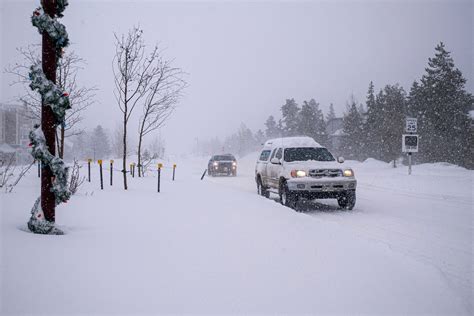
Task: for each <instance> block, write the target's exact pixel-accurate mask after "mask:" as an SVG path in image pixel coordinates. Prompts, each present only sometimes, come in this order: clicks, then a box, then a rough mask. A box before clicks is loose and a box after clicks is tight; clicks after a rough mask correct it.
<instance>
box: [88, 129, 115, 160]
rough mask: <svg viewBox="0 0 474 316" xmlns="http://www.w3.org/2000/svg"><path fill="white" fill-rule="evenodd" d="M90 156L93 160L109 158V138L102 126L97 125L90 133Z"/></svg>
mask: <svg viewBox="0 0 474 316" xmlns="http://www.w3.org/2000/svg"><path fill="white" fill-rule="evenodd" d="M89 147H90V148H91V151H92V152H91V154H92V157H91V158H93V159H94V160H97V159H106V158H108V157H109V156H110V153H111V150H110V143H109V138H108V136H107V134H106V132H105V130H104V129H103V128H102V126H100V125H97V127H96V128H94V130H93V131H92V135H91V136H90V146H89Z"/></svg>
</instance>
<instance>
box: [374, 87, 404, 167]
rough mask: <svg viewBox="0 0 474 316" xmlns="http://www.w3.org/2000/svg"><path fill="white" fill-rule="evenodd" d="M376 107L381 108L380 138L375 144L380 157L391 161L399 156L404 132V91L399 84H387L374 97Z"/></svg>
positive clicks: (378, 132)
mask: <svg viewBox="0 0 474 316" xmlns="http://www.w3.org/2000/svg"><path fill="white" fill-rule="evenodd" d="M376 107H377V108H378V109H381V118H382V119H381V121H380V122H379V128H378V129H377V135H379V136H380V137H381V138H380V139H379V141H380V143H378V144H377V146H378V147H379V148H380V153H381V156H380V159H382V160H384V161H387V162H388V161H393V166H394V167H396V159H397V158H398V157H400V156H401V137H402V134H403V133H404V127H405V118H406V93H405V91H404V90H403V88H402V87H400V86H399V85H387V86H385V88H384V90H383V92H382V91H381V93H379V95H378V96H377V99H376Z"/></svg>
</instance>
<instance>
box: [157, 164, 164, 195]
mask: <svg viewBox="0 0 474 316" xmlns="http://www.w3.org/2000/svg"><path fill="white" fill-rule="evenodd" d="M161 168H163V164H162V163H159V164H158V193H159V192H160V182H161Z"/></svg>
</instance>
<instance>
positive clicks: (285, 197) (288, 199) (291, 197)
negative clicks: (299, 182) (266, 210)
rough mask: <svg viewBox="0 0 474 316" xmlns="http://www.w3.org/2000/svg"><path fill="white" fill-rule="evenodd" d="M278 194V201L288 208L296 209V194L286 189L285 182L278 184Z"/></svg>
mask: <svg viewBox="0 0 474 316" xmlns="http://www.w3.org/2000/svg"><path fill="white" fill-rule="evenodd" d="M278 193H279V195H280V203H281V204H282V205H285V206H287V207H289V208H292V209H296V202H297V201H298V197H297V196H296V194H294V193H292V192H291V191H290V190H289V189H288V185H287V184H286V183H285V182H282V183H281V184H280V188H279V190H278Z"/></svg>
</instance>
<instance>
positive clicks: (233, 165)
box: [207, 154, 237, 177]
mask: <svg viewBox="0 0 474 316" xmlns="http://www.w3.org/2000/svg"><path fill="white" fill-rule="evenodd" d="M207 174H208V175H210V176H212V177H214V176H217V175H226V176H234V177H235V176H236V175H237V160H236V159H235V157H234V156H233V155H231V154H223V155H214V156H212V157H211V159H210V160H209V163H208V165H207Z"/></svg>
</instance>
